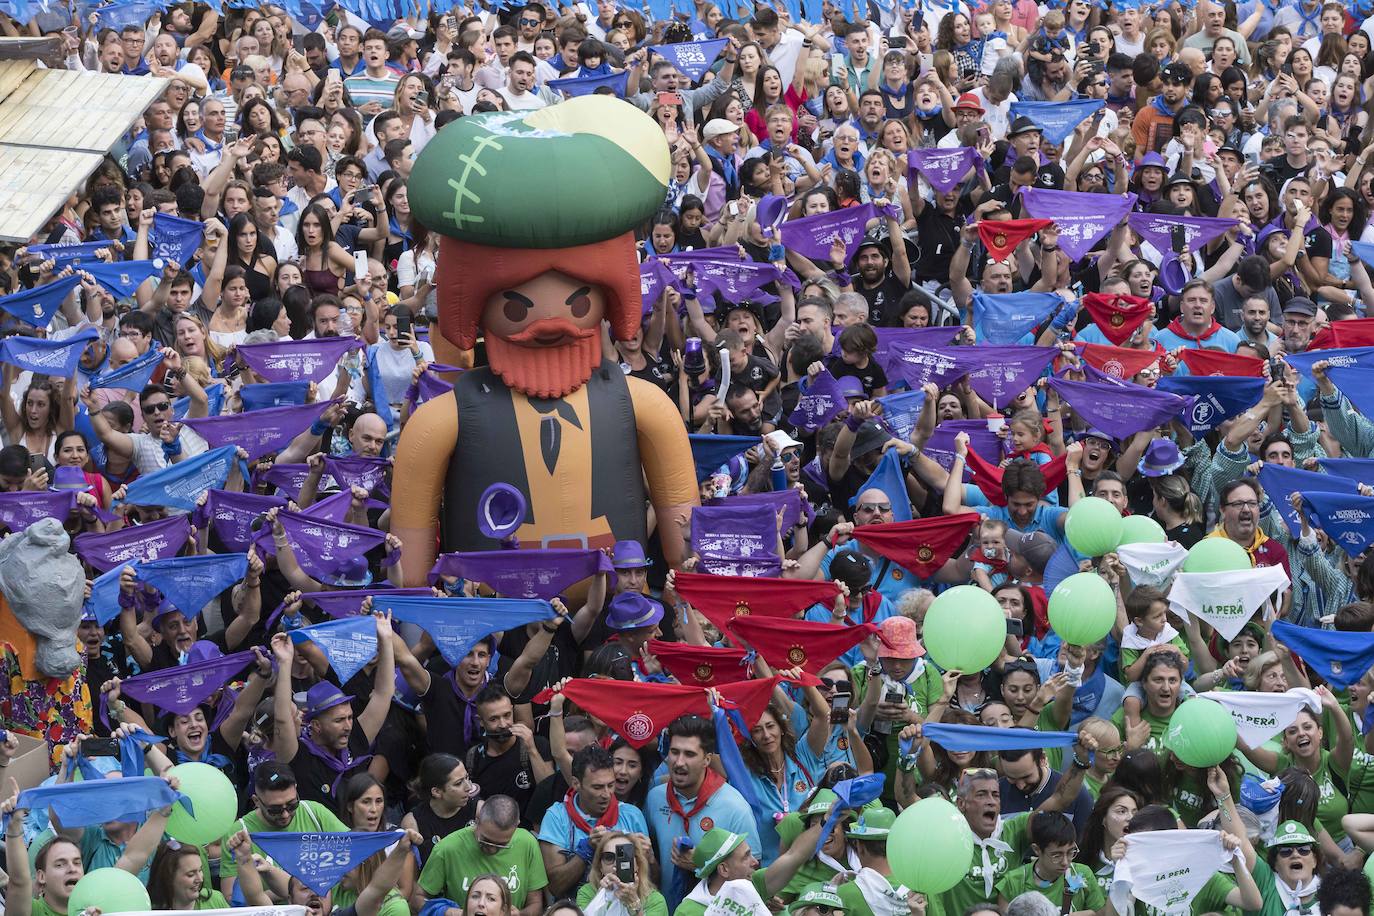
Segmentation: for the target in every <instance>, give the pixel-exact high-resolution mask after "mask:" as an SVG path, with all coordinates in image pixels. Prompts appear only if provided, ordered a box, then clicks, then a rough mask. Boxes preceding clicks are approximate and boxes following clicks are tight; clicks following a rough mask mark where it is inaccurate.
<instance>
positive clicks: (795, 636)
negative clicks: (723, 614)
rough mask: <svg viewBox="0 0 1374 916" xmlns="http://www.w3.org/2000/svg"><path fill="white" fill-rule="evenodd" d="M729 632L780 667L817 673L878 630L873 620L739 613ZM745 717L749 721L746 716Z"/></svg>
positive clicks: (774, 665) (731, 623) (781, 668)
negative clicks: (848, 621) (764, 617)
mask: <svg viewBox="0 0 1374 916" xmlns="http://www.w3.org/2000/svg"><path fill="white" fill-rule="evenodd" d="M730 632H731V633H734V634H735V635H736V636H737V637H738V638H739V639H742V640H744V641H745V642H747V643H748V644H749V645H751V646H753V647H754V648H755V649H757V650H758V652H759V655H762V656H763V659H764V661H766V662H768V664H770V665H772V666H773V667H774V668H776V669H778V670H785V669H787V668H797V667H800V668H801V669H802V670H804V671H808V672H810V673H811V674H816V673H817V672H819V671H820V670H821V669H822V668H824V667H825V666H826V665H828V664H830V663H831V662H833V661H834V660H835V659H837V658H839V657H840V656H841V655H843V654H844V653H845V652H848V651H849V650H850V649H852V648H854V647H855V646H857V645H858V644H859V643H861V642H863V641H864V640H865V639H867V638H868V637H869V636H870V635H871V634H873V633H877V632H878V627H877V625H876V624H872V623H856V624H842V623H816V622H815V621H811V620H756V619H754V618H752V617H736V618H735V619H734V620H732V621H730ZM745 721H750V720H749V719H746V720H745Z"/></svg>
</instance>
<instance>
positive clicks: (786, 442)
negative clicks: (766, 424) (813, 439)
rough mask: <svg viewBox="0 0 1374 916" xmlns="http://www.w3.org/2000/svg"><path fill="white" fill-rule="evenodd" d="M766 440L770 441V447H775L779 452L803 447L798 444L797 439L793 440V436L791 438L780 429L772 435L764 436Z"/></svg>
mask: <svg viewBox="0 0 1374 916" xmlns="http://www.w3.org/2000/svg"><path fill="white" fill-rule="evenodd" d="M764 438H765V439H767V440H768V444H769V445H771V446H773V448H774V449H775V450H777V451H779V452H780V451H782V450H783V449H785V448H801V447H802V444H801V443H800V442H798V441H797V440H796V439H793V438H792V437H791V436H789V435H788V434H787V433H785V432H783V431H782V430H780V429H775V430H773V431H772V432H771V433H769V434H768V435H766V436H764Z"/></svg>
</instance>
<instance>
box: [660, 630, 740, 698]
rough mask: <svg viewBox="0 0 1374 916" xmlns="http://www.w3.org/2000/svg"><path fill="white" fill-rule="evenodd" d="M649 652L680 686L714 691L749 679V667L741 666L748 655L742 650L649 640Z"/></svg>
mask: <svg viewBox="0 0 1374 916" xmlns="http://www.w3.org/2000/svg"><path fill="white" fill-rule="evenodd" d="M648 648H649V654H650V655H652V656H653V657H654V658H656V659H658V663H659V664H660V665H662V666H663V670H664V671H666V672H668V673H669V674H671V675H672V676H673V677H675V678H677V681H678V683H679V684H687V685H690V686H693V687H716V686H719V685H721V684H733V683H734V682H735V681H743V680H747V679H748V678H749V675H750V671H749V667H748V666H747V665H744V664H742V662H743V661H744V656H746V655H747V654H748V652H746V651H745V650H744V649H717V648H716V647H714V646H692V645H688V644H687V643H685V642H664V641H662V640H660V639H651V640H649V647H648Z"/></svg>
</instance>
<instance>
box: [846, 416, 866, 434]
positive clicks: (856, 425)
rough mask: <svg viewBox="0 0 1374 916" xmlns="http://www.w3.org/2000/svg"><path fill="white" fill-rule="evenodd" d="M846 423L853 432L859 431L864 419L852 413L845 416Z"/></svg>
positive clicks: (847, 427)
mask: <svg viewBox="0 0 1374 916" xmlns="http://www.w3.org/2000/svg"><path fill="white" fill-rule="evenodd" d="M844 425H845V428H846V429H848V430H849V431H850V432H851V433H857V432H858V431H859V430H860V429H861V428H862V427H863V425H864V421H863V420H860V419H859V418H858V417H856V416H854V415H852V414H851V415H850V416H847V417H845V418H844Z"/></svg>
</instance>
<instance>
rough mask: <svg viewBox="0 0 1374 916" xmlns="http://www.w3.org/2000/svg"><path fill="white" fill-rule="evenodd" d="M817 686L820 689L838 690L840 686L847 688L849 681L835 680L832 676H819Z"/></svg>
mask: <svg viewBox="0 0 1374 916" xmlns="http://www.w3.org/2000/svg"><path fill="white" fill-rule="evenodd" d="M819 686H820V688H821V689H822V690H839V689H840V688H842V687H843V688H846V689H847V688H848V687H849V682H848V681H845V680H836V679H834V678H828V677H823V678H821V683H820V685H819Z"/></svg>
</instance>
